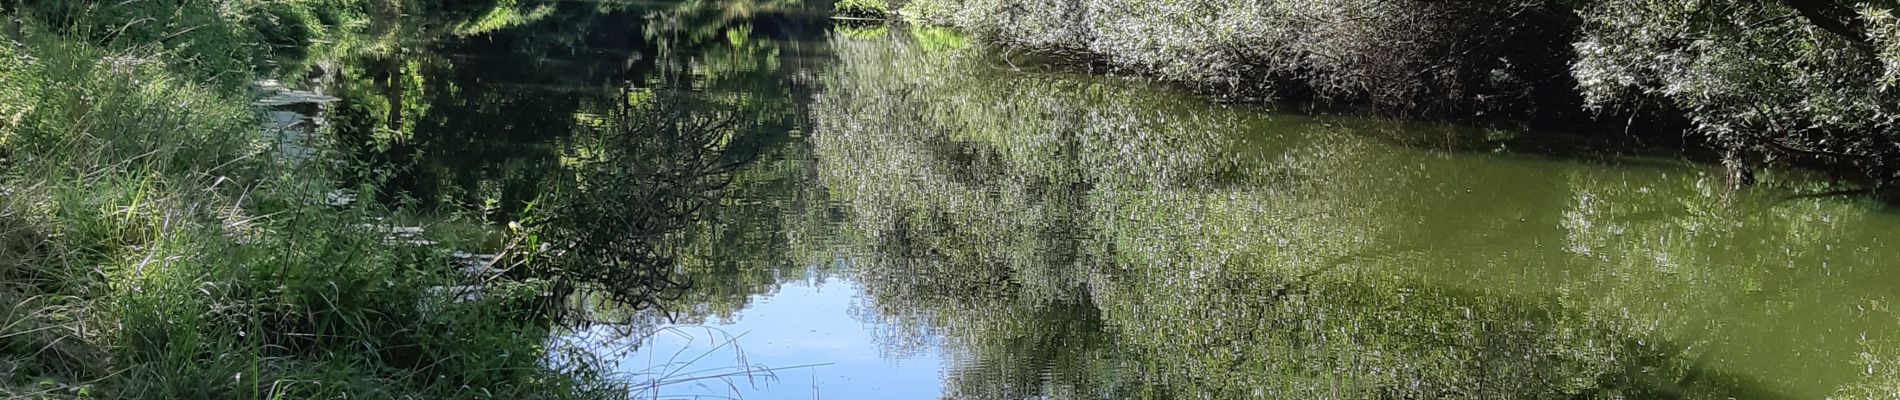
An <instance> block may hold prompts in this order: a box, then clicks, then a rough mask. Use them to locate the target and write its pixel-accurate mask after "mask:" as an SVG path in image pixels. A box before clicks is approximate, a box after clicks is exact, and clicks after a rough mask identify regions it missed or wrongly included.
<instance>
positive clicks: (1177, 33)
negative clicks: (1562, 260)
mask: <svg viewBox="0 0 1900 400" xmlns="http://www.w3.org/2000/svg"><path fill="white" fill-rule="evenodd" d="M847 5H848V6H851V7H852V8H851V10H858V11H862V12H874V11H877V10H892V11H891V12H892V13H894V14H896V15H901V16H902V17H904V18H905V19H909V20H912V21H916V22H922V23H928V24H935V25H946V26H952V27H956V28H959V29H962V30H964V31H966V32H969V33H970V34H973V35H975V36H977V37H980V38H983V39H986V40H987V41H989V42H993V43H1000V44H1003V45H1006V46H1011V47H1020V48H1029V49H1035V50H1040V51H1043V52H1048V53H1054V54H1058V55H1067V56H1071V57H1074V58H1077V59H1082V60H1088V61H1090V62H1095V61H1105V62H1106V63H1107V64H1110V65H1112V66H1114V67H1116V68H1120V69H1121V70H1124V71H1130V72H1135V73H1139V74H1145V75H1152V76H1157V77H1160V78H1163V79H1167V80H1173V81H1179V82H1184V83H1189V84H1193V85H1197V86H1199V87H1201V88H1203V89H1205V90H1208V91H1212V92H1216V93H1219V94H1221V95H1225V96H1236V97H1242V98H1275V99H1287V100H1295V101H1320V102H1335V103H1349V104H1367V105H1371V106H1374V107H1376V108H1378V109H1380V110H1382V111H1384V112H1386V113H1392V114H1399V115H1406V116H1427V117H1433V118H1457V119H1466V118H1475V119H1502V120H1507V121H1524V122H1529V123H1530V124H1531V125H1532V127H1533V128H1548V129H1571V130H1574V129H1576V128H1575V127H1576V126H1579V124H1590V125H1589V126H1594V127H1595V128H1593V129H1591V130H1593V131H1597V132H1604V133H1602V134H1603V135H1622V134H1625V133H1629V132H1636V133H1643V134H1647V135H1652V136H1656V137H1672V136H1678V135H1686V136H1688V137H1689V139H1691V140H1690V141H1689V142H1692V143H1699V144H1702V145H1705V146H1706V147H1707V148H1708V149H1709V150H1713V151H1714V152H1716V153H1720V154H1721V156H1722V158H1723V159H1724V160H1723V161H1724V163H1725V164H1727V165H1728V166H1729V167H1730V169H1731V170H1732V171H1731V174H1732V176H1731V178H1730V179H1731V180H1732V181H1735V182H1736V183H1746V182H1747V181H1749V180H1751V175H1750V174H1749V170H1750V169H1752V168H1754V167H1757V166H1762V165H1777V164H1779V165H1798V166H1821V167H1825V168H1830V169H1832V172H1833V173H1834V174H1835V175H1837V176H1841V177H1843V178H1849V179H1852V180H1855V181H1860V182H1863V183H1867V184H1870V185H1872V186H1882V185H1884V183H1885V182H1886V181H1889V180H1891V179H1892V178H1894V177H1896V176H1900V146H1895V143H1900V140H1897V139H1896V137H1900V117H1897V116H1900V97H1896V96H1900V95H1897V94H1896V93H1900V91H1895V90H1892V88H1893V86H1894V85H1895V84H1896V83H1900V80H1897V79H1900V24H1896V21H1900V19H1896V18H1895V15H1896V10H1900V2H1895V1H1891V0H1882V1H1865V2H1850V1H1837V0H1822V1H1793V0H1784V1H1766V2H1761V1H1735V0H1714V1H1653V0H1483V1H1462V2H1409V1H1385V0H1380V1H1343V0H1340V1H1335V0H1327V1H1245V2H1229V1H1214V0H1188V1H1155V0H1089V1H1074V2H1047V1H1022V0H910V1H885V0H864V1H848V2H842V3H840V7H844V6H847ZM1672 139H1673V138H1672Z"/></svg>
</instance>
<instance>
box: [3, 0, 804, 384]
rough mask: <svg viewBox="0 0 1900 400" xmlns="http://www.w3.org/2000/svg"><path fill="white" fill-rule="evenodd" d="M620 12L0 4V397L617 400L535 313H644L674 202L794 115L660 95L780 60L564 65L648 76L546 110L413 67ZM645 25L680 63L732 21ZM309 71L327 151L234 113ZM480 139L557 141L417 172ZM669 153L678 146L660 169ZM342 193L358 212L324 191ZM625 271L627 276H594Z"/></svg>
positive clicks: (574, 33) (330, 4) (684, 212)
mask: <svg viewBox="0 0 1900 400" xmlns="http://www.w3.org/2000/svg"><path fill="white" fill-rule="evenodd" d="M625 8H627V6H621V4H595V6H587V8H562V9H555V8H551V6H547V4H526V2H511V0H498V2H424V0H418V2H378V0H361V2H357V0H293V2H266V0H161V2H97V0H74V2H59V0H44V2H11V0H10V2H6V6H4V11H6V13H4V17H6V19H8V21H6V30H8V32H6V36H4V38H0V396H8V398H623V396H629V391H625V385H627V381H625V379H621V377H610V375H606V373H604V370H600V368H602V366H604V364H595V362H593V355H583V353H581V349H570V347H562V345H559V343H561V341H557V339H555V336H557V334H559V330H553V328H551V324H559V322H564V320H561V318H562V315H561V311H564V309H561V307H562V305H561V301H559V300H561V298H562V296H566V294H574V292H578V290H583V288H585V290H600V292H604V294H606V296H602V298H612V300H618V301H614V303H616V305H614V307H625V309H640V307H652V305H654V303H652V301H654V300H657V298H659V296H661V294H657V292H656V290H671V288H673V286H671V282H667V281H665V279H667V277H657V275H656V271H661V273H663V271H671V269H673V260H671V258H669V256H667V254H669V252H665V250H661V248H656V246H657V245H656V243H654V241H656V237H667V235H673V231H675V229H676V227H680V226H684V224H692V218H690V216H688V214H690V212H693V210H697V209H703V207H705V205H707V203H712V201H716V190H718V184H720V182H728V180H730V178H726V176H724V174H728V173H730V169H731V165H735V163H741V161H747V159H749V157H750V155H749V154H754V152H756V150H758V148H762V146H766V144H760V140H773V138H777V136H783V135H785V133H787V131H788V129H783V127H777V125H773V123H785V121H788V112H790V110H788V99H790V97H788V95H787V97H769V99H764V100H760V99H718V97H714V99H703V97H692V95H680V93H684V91H673V89H669V87H676V85H686V87H693V85H699V87H705V85H709V83H711V85H764V82H760V80H756V78H750V76H749V74H766V72H768V70H760V68H756V64H771V66H777V64H775V59H773V57H775V49H773V47H762V45H756V44H754V45H745V47H739V49H743V51H741V53H731V55H726V57H724V63H722V64H718V66H720V68H726V72H724V74H722V72H720V70H718V68H707V64H705V63H699V61H697V59H684V57H680V59H646V61H642V63H638V64H635V66H637V68H635V66H627V68H629V70H581V72H600V74H574V76H564V78H576V80H589V78H600V82H635V83H638V85H646V87H652V89H631V87H623V89H618V91H616V89H600V91H555V93H570V95H568V97H561V99H549V97H545V95H547V93H549V91H521V89H519V87H505V85H469V83H466V82H462V80H464V78H467V80H469V82H479V80H483V78H485V76H456V74H454V72H458V70H454V68H448V66H450V63H454V61H448V59H447V57H443V55H435V53H429V51H416V49H418V47H428V45H429V44H428V40H441V38H458V36H473V34H488V32H494V30H500V28H507V27H521V25H528V23H547V25H559V27H566V28H570V30H562V32H557V34H547V36H526V34H524V36H500V38H513V40H519V45H515V47H513V49H515V51H523V53H530V55H524V57H515V59H523V61H536V59H543V57H545V53H555V51H566V47H570V45H576V44H583V42H585V40H591V38H593V36H587V32H589V30H587V28H585V27H589V25H621V23H625V21H623V19H608V17H604V15H625V13H621V9H625ZM669 11H673V15H675V17H673V19H648V21H650V23H656V25H657V23H673V25H675V27H657V28H656V27H648V28H646V32H648V36H690V38H686V40H680V42H665V44H663V42H648V44H642V45H656V47H667V45H673V47H671V49H675V51H688V49H692V47H695V44H703V42H718V44H733V45H737V42H743V40H747V34H749V30H743V27H741V28H735V25H741V23H735V19H733V15H735V13H730V9H716V8H712V9H707V8H684V6H682V8H680V9H669ZM409 15H428V17H409ZM625 28H627V30H640V27H625ZM633 38H638V36H633ZM485 42H492V38H485ZM534 51H540V53H534ZM336 59H352V61H353V63H334V61H336ZM312 61H315V63H312ZM355 61H361V63H355ZM338 64H342V66H338ZM576 64H580V66H595V64H616V66H625V64H629V63H625V59H614V57H608V59H604V61H599V63H576ZM498 70H500V68H498ZM521 70H528V68H521ZM642 70H659V74H654V76H646V74H644V72H642ZM709 70H711V72H709ZM688 72H699V74H688ZM771 72H775V70H771ZM306 76H327V78H325V80H334V82H333V85H334V87H331V89H334V93H336V95H338V97H342V100H340V104H342V110H338V112H336V114H334V116H336V118H333V119H334V123H329V125H323V127H321V129H323V131H321V133H323V135H317V136H327V138H331V140H334V142H331V140H323V138H287V136H279V133H276V131H264V127H266V125H268V123H270V121H268V119H266V118H262V116H270V114H276V112H266V110H260V108H262V106H258V104H253V100H257V99H258V97H262V95H268V93H266V91H260V85H258V83H257V82H258V80H260V78H283V80H287V82H289V80H302V78H306ZM769 76H781V74H769ZM437 78H441V80H437ZM486 78H490V80H494V78H492V76H486ZM648 80H652V82H648ZM498 83H507V82H505V80H504V82H498ZM526 83H542V82H526ZM583 83H587V85H595V83H599V82H583ZM549 87H561V82H557V83H549ZM688 104H690V106H688ZM431 108H433V110H439V112H433V114H431V112H429V110H431ZM464 108H466V110H464ZM502 108H507V110H513V112H500V110H502ZM686 108H690V112H682V110H686ZM707 110H722V112H707ZM458 112H467V114H477V116H494V118H517V119H509V121H492V119H473V118H466V114H458ZM735 116H749V118H747V119H743V121H741V123H724V125H714V127H712V129H688V127H686V125H671V123H669V121H675V119H688V121H705V123H718V121H722V119H720V118H724V119H733V118H735ZM475 123H498V125H502V123H511V125H519V127H523V129H519V131H490V133H494V135H504V133H515V135H543V133H555V135H549V136H542V138H540V140H555V144H557V146H561V148H549V146H547V144H521V142H515V140H511V138H513V136H498V138H494V140H492V142H486V146H496V148H507V150H500V152H496V154H502V152H521V150H519V148H526V150H530V152H526V154H532V155H536V157H523V159H526V161H524V163H515V165H511V167H519V169H452V167H437V165H429V163H426V161H422V159H426V155H431V154H445V152H469V150H492V148H448V146H471V144H466V142H462V140H456V138H452V136H447V135H452V133H464V131H481V129H469V127H473V125H475ZM768 133H769V135H768ZM773 135H777V136H773ZM291 142H296V144H291ZM300 146H308V148H300ZM690 152H699V154H697V155H695V157H692V159H686V157H671V155H684V154H690ZM469 155H481V157H490V154H475V152H469ZM496 157H498V155H496ZM523 169H538V171H543V174H536V176H545V178H534V180H528V178H523V176H524V174H523V173H521V171H523ZM458 182H477V184H473V188H454V184H458ZM578 182H587V184H585V186H580V184H578ZM492 188H502V190H492ZM350 193H361V199H363V201H338V199H342V197H355V195H350ZM555 216H562V218H555ZM562 220H585V222H587V224H562ZM505 222H517V224H505ZM422 227H428V229H426V231H424V229H422ZM621 227H638V229H642V231H640V235H627V233H629V231H616V229H621ZM460 250H477V252H483V250H486V252H498V256H500V258H498V260H494V262H490V267H496V269H504V267H505V271H502V275H471V273H467V271H471V269H467V267H466V265H467V254H458V252H460ZM555 254H561V256H555ZM483 271H485V273H486V269H483ZM629 277H631V279H644V281H642V282H618V284H614V282H616V279H629ZM602 282H610V284H602ZM549 300H555V301H549Z"/></svg>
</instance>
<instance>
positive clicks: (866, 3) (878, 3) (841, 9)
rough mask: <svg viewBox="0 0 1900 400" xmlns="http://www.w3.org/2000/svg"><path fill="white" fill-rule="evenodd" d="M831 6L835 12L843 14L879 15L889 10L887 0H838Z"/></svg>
mask: <svg viewBox="0 0 1900 400" xmlns="http://www.w3.org/2000/svg"><path fill="white" fill-rule="evenodd" d="M832 7H834V8H835V9H836V11H837V13H839V14H845V15H863V16H878V17H881V16H884V15H886V14H889V13H890V12H891V5H890V2H889V1H888V0H838V2H837V3H836V4H833V5H832Z"/></svg>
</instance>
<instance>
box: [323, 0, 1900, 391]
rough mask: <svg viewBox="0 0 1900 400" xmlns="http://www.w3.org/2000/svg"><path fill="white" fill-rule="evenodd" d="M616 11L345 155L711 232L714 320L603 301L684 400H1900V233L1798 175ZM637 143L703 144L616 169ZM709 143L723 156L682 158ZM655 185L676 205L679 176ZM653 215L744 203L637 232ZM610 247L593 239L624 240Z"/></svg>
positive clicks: (863, 29) (348, 112)
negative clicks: (603, 204) (1237, 101)
mask: <svg viewBox="0 0 1900 400" xmlns="http://www.w3.org/2000/svg"><path fill="white" fill-rule="evenodd" d="M607 4H611V3H593V2H583V3H554V5H553V6H548V7H546V8H540V9H536V10H535V12H532V13H528V14H525V15H524V16H519V17H520V18H519V19H520V20H519V21H514V22H511V23H510V24H507V25H500V26H498V27H495V26H490V27H483V28H484V29H454V30H446V29H445V30H444V31H445V32H452V33H444V34H442V35H440V37H433V38H429V39H427V40H420V41H417V42H413V43H406V44H404V46H406V47H404V49H403V50H402V51H395V52H381V53H376V54H375V55H367V56H346V57H341V58H339V59H338V60H337V61H335V62H333V63H330V64H327V65H323V66H322V67H321V68H319V69H320V73H313V74H312V77H313V78H314V79H315V80H314V81H313V82H315V85H316V86H318V87H321V88H323V89H324V92H326V93H327V94H330V95H334V96H337V97H339V98H341V99H342V101H340V102H339V104H338V105H336V106H334V107H332V108H331V109H330V110H328V111H326V120H328V121H330V123H331V125H332V126H333V127H334V128H333V129H332V131H333V132H334V134H335V137H336V139H337V140H336V142H337V144H336V147H337V150H338V151H339V152H340V153H341V154H344V155H346V157H344V158H345V159H348V160H351V161H352V162H357V163H361V164H362V165H363V166H365V169H364V170H365V171H371V172H369V173H365V174H364V175H365V178H364V179H363V181H362V182H360V184H362V185H366V186H368V187H373V188H375V189H377V191H378V192H379V193H382V194H384V196H382V197H384V198H383V199H382V200H383V201H386V202H390V203H392V204H405V205H409V206H413V207H415V208H417V209H422V210H445V211H439V212H440V213H442V214H453V215H457V216H470V215H472V216H475V217H473V218H475V219H486V220H487V221H488V222H494V223H502V222H505V221H510V220H512V219H513V218H515V217H516V216H518V215H522V214H524V213H528V212H531V210H532V209H533V208H534V207H535V204H536V201H537V200H536V199H537V196H541V195H543V194H545V193H551V192H561V193H587V194H589V195H592V196H597V197H601V198H606V197H611V196H615V195H616V193H617V194H620V196H621V197H616V198H612V199H608V200H614V201H619V203H614V204H619V207H623V208H624V209H625V210H628V211H626V212H627V213H639V212H647V211H637V210H636V209H650V208H653V207H656V206H654V204H660V206H658V207H662V208H669V209H671V208H673V207H677V208H680V209H681V210H685V211H681V212H683V213H690V215H689V216H690V218H674V219H667V220H666V221H668V222H667V223H666V224H664V225H663V228H652V227H651V226H650V224H649V225H640V224H644V223H646V222H645V221H646V220H641V221H639V222H638V223H636V224H633V225H625V226H638V227H641V229H656V230H655V232H658V233H655V234H653V235H652V237H653V238H654V240H651V241H642V242H638V243H637V244H636V245H638V246H645V247H642V249H641V254H645V255H650V256H651V258H652V259H653V260H658V261H657V264H658V265H661V266H662V267H661V268H660V271H662V272H666V273H669V274H672V276H674V277H676V278H677V281H678V282H681V283H683V284H681V285H678V286H677V287H671V288H663V289H664V290H658V291H655V292H654V293H660V294H661V295H660V296H659V297H660V298H661V299H662V300H660V301H655V302H653V303H651V304H647V305H644V306H642V305H640V304H635V306H633V307H627V306H624V305H622V306H615V305H611V304H606V303H609V302H600V301H593V300H588V299H583V300H577V301H576V303H580V304H585V305H588V307H586V308H587V311H585V312H583V313H582V314H584V315H586V316H588V318H585V319H587V320H590V321H595V322H600V323H597V324H582V325H577V326H576V327H573V328H571V329H573V330H574V331H573V332H574V333H573V334H572V335H570V338H572V339H571V340H573V341H574V342H576V343H586V347H587V348H590V349H594V350H596V351H597V355H598V356H599V357H600V358H601V359H603V360H606V361H614V362H613V364H614V367H613V368H615V370H616V371H618V372H620V373H622V374H624V375H625V376H628V377H631V378H633V379H635V380H651V379H662V378H661V377H662V376H664V378H663V380H666V381H668V382H672V381H679V382H680V383H677V384H669V385H665V386H663V387H657V388H647V390H646V391H644V393H647V394H658V395H663V396H678V397H684V396H691V395H708V396H737V397H743V398H749V399H805V398H845V399H860V398H863V399H871V398H877V399H926V398H954V399H1019V398H1110V399H1121V398H1200V399H1228V398H1639V399H1646V398H1712V399H1713V398H1751V399H1759V398H1769V399H1774V398H1788V399H1811V398H1824V397H1830V396H1845V397H1852V396H1856V395H1871V394H1874V393H1884V391H1888V390H1891V389H1892V388H1893V387H1895V386H1896V385H1900V336H1896V334H1895V332H1900V329H1896V328H1900V317H1897V316H1896V315H1895V314H1894V313H1893V312H1892V310H1891V301H1893V300H1894V298H1895V293H1896V291H1895V290H1894V288H1896V287H1900V268H1895V267H1896V264H1895V260H1900V248H1896V247H1894V246H1889V245H1888V242H1887V240H1889V239H1891V238H1900V213H1895V212H1893V211H1892V210H1890V209H1888V207H1887V206H1886V205H1884V204H1882V203H1879V202H1875V201H1872V200H1864V199H1861V198H1857V197H1849V196H1837V195H1828V192H1830V191H1833V190H1835V189H1836V188H1835V187H1834V186H1832V185H1830V184H1829V183H1828V182H1827V181H1825V180H1820V179H1814V178H1812V177H1808V176H1804V175H1803V174H1799V173H1785V172H1783V173H1776V172H1769V173H1765V174H1764V176H1763V179H1762V184H1760V185H1758V186H1756V187H1751V188H1747V189H1744V190H1740V191H1731V190H1728V189H1727V188H1726V187H1725V186H1724V185H1723V183H1722V182H1723V181H1722V179H1721V176H1720V174H1719V172H1718V171H1717V170H1716V169H1715V168H1713V167H1711V166H1708V165H1702V164H1696V163H1692V162H1687V161H1681V160H1679V158H1678V157H1675V156H1673V155H1669V154H1660V155H1658V154H1653V153H1655V152H1625V151H1619V150H1618V147H1619V146H1609V145H1599V144H1594V143H1595V142H1597V141H1596V140H1590V139H1587V138H1590V137H1592V133H1591V132H1582V133H1578V134H1569V135H1555V134H1538V133H1529V132H1522V131H1519V130H1514V129H1509V128H1476V127H1460V126H1452V125H1446V124H1431V123H1408V122H1399V121H1391V120H1385V119H1379V118H1370V117H1362V116H1353V115H1350V114H1347V115H1326V116H1316V115H1310V114H1296V113H1283V112H1276V111H1273V110H1270V109H1268V108H1266V107H1264V106H1253V105H1229V104H1220V103H1216V102H1212V101H1209V100H1207V99H1205V98H1202V97H1197V96H1193V95H1190V94H1187V93H1184V92H1183V91H1181V90H1179V89H1178V88H1176V87H1173V86H1170V85H1165V84H1159V83H1152V82H1148V81H1145V80H1142V79H1138V78H1128V77H1109V76H1092V75H1086V74H1078V73H1074V72H1073V71H1065V70H1063V69H1059V68H1049V67H1046V66H1041V64H1038V63H1035V62H1033V60H1030V59H1028V57H1025V56H1021V55H1014V54H1004V53H1001V52H998V51H995V50H993V49H989V48H986V47H984V46H981V45H978V44H977V43H976V42H973V41H971V40H969V39H966V38H963V37H961V36H959V35H956V34H954V33H952V32H949V31H945V30H939V29H932V28H921V27H911V26H902V25H893V26H885V25H879V24H858V23H844V22H836V21H832V20H829V19H827V18H826V17H824V16H822V15H813V14H809V13H799V12H790V11H773V10H737V11H735V10H732V9H702V8H686V7H678V8H658V9H655V8H641V7H632V6H618V7H616V6H611V5H607ZM461 28H469V27H461ZM661 109H664V110H671V111H667V112H658V111H654V110H661ZM626 110H635V111H638V112H633V113H631V114H628V113H629V112H628V111H626ZM627 115H631V116H633V117H632V119H625V118H623V119H620V121H627V120H632V121H636V122H639V121H646V122H651V121H654V120H655V119H656V118H658V119H659V120H660V121H662V122H663V123H661V124H658V125H659V126H671V127H675V128H670V129H675V130H666V129H661V130H639V129H632V130H627V131H626V132H632V133H629V135H632V136H627V137H631V138H634V139H627V137H618V136H616V137H614V138H618V139H614V138H607V139H603V137H602V136H601V135H597V134H592V133H590V132H593V131H596V130H597V129H593V128H590V127H598V126H603V125H612V124H613V123H612V122H602V121H613V120H615V119H614V118H615V116H622V117H625V116H627ZM642 118H644V119H642ZM665 118H674V119H665ZM706 121H712V122H706ZM694 124H703V125H705V126H710V127H711V128H708V129H709V132H712V134H711V135H710V136H707V137H695V138H694V139H695V140H696V141H694V142H692V143H689V144H684V145H682V144H679V143H672V142H667V143H663V144H660V145H656V144H654V143H653V141H654V140H675V139H678V138H677V137H675V136H678V132H679V131H681V130H679V129H676V128H677V127H678V126H683V125H694ZM695 126H697V125H695ZM655 132H659V133H655ZM623 133H625V132H623ZM643 135H644V136H643ZM1599 135H1613V134H1599ZM656 138H658V139H656ZM629 143H634V144H629ZM700 153H704V154H700ZM683 154H694V155H693V156H691V157H687V156H682V155H683ZM681 159H688V160H691V162H688V163H686V164H691V165H688V166H681V164H682V162H681ZM654 171H662V172H666V173H667V174H670V175H666V176H667V177H669V178H668V179H647V178H641V177H646V176H649V175H656V174H660V173H659V172H654ZM677 171H690V172H691V173H690V174H687V173H678V172H677ZM620 180H626V181H625V182H622V181H620ZM628 182H631V183H628ZM622 184H625V185H631V186H630V187H631V188H630V189H629V188H624V187H620V188H618V189H613V190H609V189H606V188H617V187H618V186H616V185H622ZM655 185H659V186H662V187H660V188H658V189H653V188H652V186H655ZM640 190H647V191H668V192H675V193H686V194H687V195H682V196H681V198H687V199H689V201H688V202H689V203H690V202H699V201H703V202H704V203H705V204H704V206H703V207H701V206H698V205H697V204H698V203H692V204H694V205H692V206H679V205H678V204H677V203H674V202H673V201H674V200H665V201H661V200H652V199H648V198H645V197H639V198H627V197H625V196H627V195H626V194H627V193H642V192H639V191H640ZM596 210H600V212H599V213H598V214H594V215H577V216H571V217H572V218H569V219H568V221H569V222H565V223H570V224H577V225H579V228H577V229H622V227H623V225H613V224H606V223H605V222H600V221H610V220H611V221H618V219H616V218H625V216H624V215H621V214H619V213H616V212H614V211H613V210H615V209H614V208H600V209H596ZM669 215H671V214H669ZM590 223H596V224H597V225H589V224H590ZM615 232H618V231H610V232H607V233H608V234H614V233H615ZM643 232H644V231H643ZM634 234H635V233H625V235H634ZM616 279H623V278H621V277H619V276H618V275H615V276H614V277H613V278H611V279H608V278H603V279H602V280H603V282H602V283H603V284H604V285H607V286H613V285H615V284H616V282H619V281H616ZM641 279H647V278H645V277H642V278H641ZM642 282H644V283H649V284H650V283H651V282H650V281H642ZM640 293H646V292H640ZM661 310H664V311H661ZM694 378H701V379H694Z"/></svg>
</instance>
